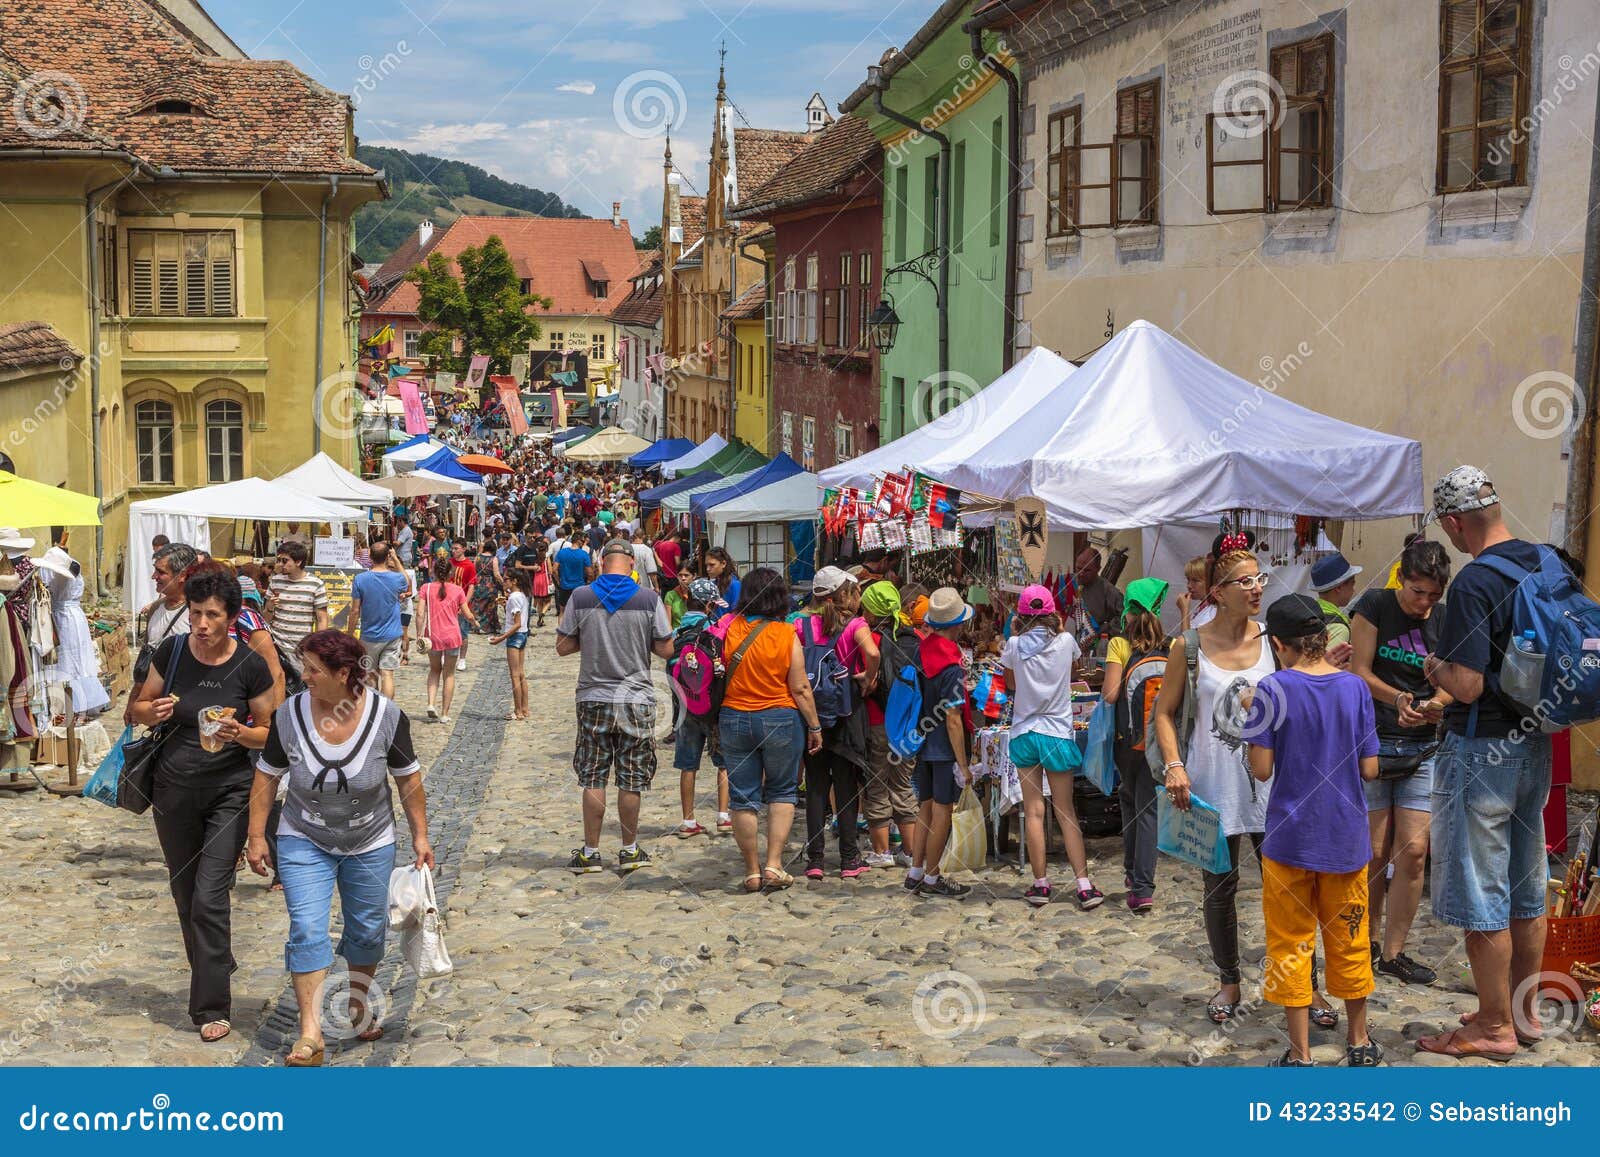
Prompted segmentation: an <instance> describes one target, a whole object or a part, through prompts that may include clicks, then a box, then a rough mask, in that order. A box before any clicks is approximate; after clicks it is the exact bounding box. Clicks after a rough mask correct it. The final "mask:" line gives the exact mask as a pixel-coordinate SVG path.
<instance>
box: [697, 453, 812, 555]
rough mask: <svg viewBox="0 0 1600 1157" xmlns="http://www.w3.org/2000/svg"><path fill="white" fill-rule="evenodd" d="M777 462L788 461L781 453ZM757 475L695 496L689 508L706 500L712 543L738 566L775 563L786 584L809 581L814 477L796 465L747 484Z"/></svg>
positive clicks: (759, 472)
mask: <svg viewBox="0 0 1600 1157" xmlns="http://www.w3.org/2000/svg"><path fill="white" fill-rule="evenodd" d="M778 461H789V462H792V461H793V459H789V458H788V457H787V455H780V456H779V459H778ZM773 465H774V466H776V465H777V461H775V462H774V463H773ZM762 473H765V471H763V470H758V471H756V472H755V474H751V475H749V476H747V477H746V478H745V480H744V481H743V482H738V483H734V484H733V485H731V486H729V487H727V488H726V489H724V490H713V491H709V492H707V493H705V494H702V495H699V496H697V497H696V498H694V499H692V500H691V503H690V506H691V509H692V508H693V506H694V505H695V504H696V503H699V502H702V501H704V502H705V503H706V508H705V518H706V528H707V534H708V536H709V537H710V539H711V543H712V545H713V546H720V547H722V548H724V549H725V550H727V552H728V553H729V554H731V555H732V556H733V559H734V562H736V563H738V564H739V569H740V570H746V569H748V568H749V567H752V566H777V567H780V568H783V569H785V571H786V573H787V575H788V579H789V582H790V583H791V584H793V585H796V586H799V585H803V584H805V583H809V582H810V581H811V578H812V575H813V574H815V572H816V566H815V563H814V558H815V554H816V529H817V528H816V519H817V476H816V475H815V474H812V473H809V472H807V471H805V470H800V469H799V468H798V466H796V468H795V470H792V471H789V472H788V473H784V474H780V475H779V476H777V477H776V478H769V479H768V480H767V481H766V483H765V484H764V485H760V486H755V485H752V483H754V482H755V480H756V476H757V475H760V474H762Z"/></svg>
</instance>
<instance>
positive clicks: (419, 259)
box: [372, 225, 444, 293]
mask: <svg viewBox="0 0 1600 1157" xmlns="http://www.w3.org/2000/svg"><path fill="white" fill-rule="evenodd" d="M443 236H444V229H443V228H442V227H440V226H438V225H435V226H434V228H433V232H431V233H430V234H429V235H428V240H427V241H425V242H424V241H422V240H420V234H419V232H418V231H417V230H415V229H413V230H412V231H411V232H410V233H408V234H406V239H405V240H404V241H402V242H400V244H399V245H398V246H396V247H395V250H394V252H393V253H391V254H389V257H388V260H386V261H385V262H384V263H383V264H382V265H380V266H378V272H377V273H375V274H373V277H372V288H373V290H374V291H375V292H379V293H385V292H386V291H387V290H388V289H390V288H391V287H393V285H394V283H395V282H397V281H399V280H400V279H401V278H402V277H404V276H405V275H406V274H407V273H408V272H410V271H411V270H412V269H415V268H416V267H417V266H419V265H421V264H422V263H423V262H424V261H426V260H427V259H428V254H429V253H430V252H431V251H432V250H433V247H434V246H435V245H437V244H438V243H439V238H441V237H443Z"/></svg>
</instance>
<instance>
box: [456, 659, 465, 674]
mask: <svg viewBox="0 0 1600 1157" xmlns="http://www.w3.org/2000/svg"><path fill="white" fill-rule="evenodd" d="M466 669H467V661H466V660H465V659H457V660H456V670H457V671H465V670H466Z"/></svg>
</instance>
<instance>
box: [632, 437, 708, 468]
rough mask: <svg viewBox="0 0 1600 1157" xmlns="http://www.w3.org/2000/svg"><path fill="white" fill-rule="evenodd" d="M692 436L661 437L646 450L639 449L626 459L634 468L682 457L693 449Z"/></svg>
mask: <svg viewBox="0 0 1600 1157" xmlns="http://www.w3.org/2000/svg"><path fill="white" fill-rule="evenodd" d="M694 445H695V444H694V439H693V438H662V439H661V440H660V441H658V442H657V443H656V444H655V445H654V446H651V447H650V449H648V450H640V451H639V452H638V453H637V454H635V455H634V456H633V457H632V458H629V459H628V465H629V466H632V467H633V468H634V469H636V470H640V469H643V468H644V467H646V466H659V465H661V463H663V462H670V461H672V460H673V459H674V458H682V457H683V456H684V455H685V454H687V453H688V452H689V451H690V450H693V449H694Z"/></svg>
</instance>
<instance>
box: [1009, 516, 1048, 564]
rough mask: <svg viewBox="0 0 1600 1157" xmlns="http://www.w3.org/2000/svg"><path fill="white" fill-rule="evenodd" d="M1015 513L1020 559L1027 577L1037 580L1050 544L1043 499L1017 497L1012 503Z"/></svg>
mask: <svg viewBox="0 0 1600 1157" xmlns="http://www.w3.org/2000/svg"><path fill="white" fill-rule="evenodd" d="M1012 507H1013V509H1015V511H1016V514H1017V544H1018V546H1019V547H1020V548H1021V551H1022V561H1023V563H1024V564H1026V566H1027V568H1028V578H1029V581H1031V582H1038V581H1039V576H1040V575H1042V574H1044V556H1045V551H1046V549H1047V547H1048V546H1049V544H1050V522H1049V520H1048V519H1047V518H1046V517H1045V512H1044V499H1042V498H1019V499H1017V500H1016V501H1015V502H1014V503H1012Z"/></svg>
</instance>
